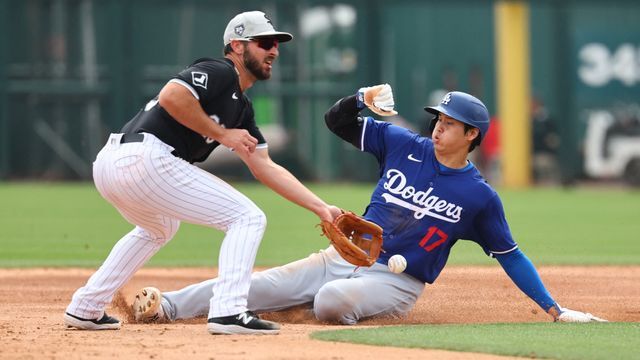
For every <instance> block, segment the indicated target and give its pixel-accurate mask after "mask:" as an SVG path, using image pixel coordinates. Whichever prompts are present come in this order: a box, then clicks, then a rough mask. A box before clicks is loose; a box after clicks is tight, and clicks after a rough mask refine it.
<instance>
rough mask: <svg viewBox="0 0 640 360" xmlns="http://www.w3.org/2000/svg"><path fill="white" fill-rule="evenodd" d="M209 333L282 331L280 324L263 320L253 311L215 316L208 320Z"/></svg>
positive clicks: (272, 332) (268, 332)
mask: <svg viewBox="0 0 640 360" xmlns="http://www.w3.org/2000/svg"><path fill="white" fill-rule="evenodd" d="M207 331H209V334H228V335H232V334H257V335H260V334H272V335H276V334H278V333H279V332H280V325H279V324H277V323H274V322H272V321H267V320H262V319H260V318H259V317H258V315H256V314H254V313H253V312H251V311H245V312H243V313H240V314H238V315H231V316H222V317H215V318H211V319H209V320H207Z"/></svg>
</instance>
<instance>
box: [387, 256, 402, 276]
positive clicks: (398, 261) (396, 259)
mask: <svg viewBox="0 0 640 360" xmlns="http://www.w3.org/2000/svg"><path fill="white" fill-rule="evenodd" d="M387 266H389V270H391V272H394V273H396V274H400V273H401V272H403V271H404V269H406V268H407V259H405V258H404V256H402V255H399V254H396V255H393V256H392V257H390V258H389V262H387Z"/></svg>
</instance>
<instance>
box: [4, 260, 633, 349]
mask: <svg viewBox="0 0 640 360" xmlns="http://www.w3.org/2000/svg"><path fill="white" fill-rule="evenodd" d="M92 272H93V271H92V270H87V269H0V284H1V286H0V358H1V359H36V358H37V359H87V358H95V359H103V358H104V359H107V358H116V357H117V358H118V359H185V358H190V359H252V360H258V359H329V360H333V359H362V358H393V359H424V358H437V359H497V358H500V359H502V358H503V357H496V356H491V355H482V354H471V353H456V352H448V351H439V350H416V349H396V348H389V347H387V348H385V347H373V346H363V345H350V344H340V343H328V342H320V341H315V340H311V339H310V338H309V336H308V334H309V333H310V332H313V331H316V330H320V329H334V328H339V327H338V326H330V325H324V324H320V323H318V322H317V321H315V320H314V319H313V318H312V317H311V316H309V315H308V314H307V312H305V311H302V310H299V309H298V310H293V311H289V312H285V313H277V314H276V313H272V314H266V316H265V317H266V318H269V319H273V320H277V321H280V322H282V323H283V330H282V332H281V334H280V335H278V336H236V335H234V336H212V335H209V334H208V333H207V332H206V328H205V325H204V323H205V319H195V320H190V321H186V322H176V323H170V324H155V325H143V324H133V323H126V322H125V324H123V327H122V329H121V330H119V331H101V332H87V331H75V330H66V329H65V328H64V326H63V324H62V314H63V312H64V308H65V307H66V305H67V303H68V302H69V299H70V297H71V295H72V293H73V291H74V290H75V289H76V288H77V287H79V286H81V285H82V284H84V282H85V281H86V279H87V277H88V276H90V275H91V273H92ZM540 274H541V276H542V278H543V280H544V281H545V283H546V285H547V287H548V288H549V290H550V291H551V293H552V294H553V295H554V297H555V298H556V300H558V301H559V302H560V303H561V304H562V305H564V306H568V307H572V308H576V309H579V310H584V311H588V312H592V313H594V314H596V315H598V316H601V317H604V318H607V319H609V320H611V321H633V322H639V321H640V302H638V299H640V286H638V284H640V267H541V268H540ZM214 275H215V272H214V271H213V270H211V269H193V268H189V269H151V268H149V269H143V270H141V271H140V272H138V274H137V275H136V276H135V277H134V278H133V279H132V280H131V281H130V282H129V283H128V284H127V285H126V286H125V287H124V288H123V289H122V295H123V296H124V299H127V300H128V301H131V296H132V294H133V293H134V292H135V290H136V289H138V288H139V287H142V286H147V285H153V286H157V287H159V288H160V289H163V290H173V289H177V288H180V287H182V286H184V285H187V284H190V283H193V282H197V281H201V280H204V279H206V278H209V277H212V276H214ZM109 310H110V313H112V314H114V315H117V316H120V318H121V319H126V317H127V314H126V313H123V310H122V309H121V308H120V307H118V306H112V308H111V309H109ZM545 321H550V318H549V317H548V316H547V315H546V314H544V313H542V312H541V311H540V310H539V309H538V307H537V306H536V305H535V304H534V303H533V302H532V301H531V300H529V299H528V298H527V297H526V296H525V295H523V294H522V293H521V292H520V291H519V290H517V289H516V288H515V286H514V285H513V284H512V283H511V281H510V280H509V279H508V278H507V276H506V275H505V274H504V272H503V271H502V270H501V269H500V268H499V267H455V266H452V267H448V268H445V270H444V272H443V273H442V275H441V277H440V278H439V279H438V281H437V282H436V284H434V285H431V286H427V287H426V289H425V292H424V294H423V295H422V297H421V298H420V300H419V302H418V304H417V305H416V307H415V309H414V311H413V312H412V313H411V314H410V315H409V316H408V318H406V319H383V320H380V319H378V320H368V321H365V322H363V323H362V326H377V325H390V324H400V323H412V324H422V323H430V324H444V323H489V322H545Z"/></svg>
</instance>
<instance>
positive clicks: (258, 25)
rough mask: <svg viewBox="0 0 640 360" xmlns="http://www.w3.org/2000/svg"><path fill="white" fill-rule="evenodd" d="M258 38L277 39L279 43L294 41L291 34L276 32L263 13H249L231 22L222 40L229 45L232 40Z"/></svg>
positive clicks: (238, 16)
mask: <svg viewBox="0 0 640 360" xmlns="http://www.w3.org/2000/svg"><path fill="white" fill-rule="evenodd" d="M256 37H275V38H276V39H278V41H279V42H287V41H289V40H291V39H293V36H292V35H291V34H289V33H286V32H282V31H276V29H274V28H273V24H272V23H271V20H269V18H268V17H267V15H266V14H265V13H263V12H262V11H247V12H243V13H241V14H238V15H236V16H235V17H234V18H233V19H231V21H229V24H228V25H227V28H226V29H225V30H224V36H223V37H222V40H223V41H224V44H225V45H228V44H229V43H230V42H231V40H248V39H251V38H256Z"/></svg>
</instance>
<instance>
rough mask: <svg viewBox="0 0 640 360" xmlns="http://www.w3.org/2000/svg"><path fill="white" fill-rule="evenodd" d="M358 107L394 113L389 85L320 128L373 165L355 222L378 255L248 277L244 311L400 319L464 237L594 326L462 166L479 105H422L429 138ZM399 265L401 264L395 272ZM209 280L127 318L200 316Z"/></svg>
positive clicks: (474, 138)
mask: <svg viewBox="0 0 640 360" xmlns="http://www.w3.org/2000/svg"><path fill="white" fill-rule="evenodd" d="M367 99H369V100H367ZM371 99H372V100H371ZM365 105H366V106H369V107H370V108H371V109H372V110H373V111H374V112H376V113H378V114H379V115H391V114H393V113H395V112H394V111H393V107H394V101H393V96H392V92H391V88H390V87H389V85H386V84H385V85H379V86H374V87H368V88H362V89H360V91H359V92H358V94H356V95H354V96H348V97H345V98H343V99H341V100H340V101H338V102H337V103H336V104H335V105H334V106H333V107H332V108H331V109H329V111H328V112H327V113H326V115H325V121H326V123H327V126H328V127H329V129H330V130H331V131H332V132H334V133H335V134H336V135H338V136H339V137H341V138H342V139H343V140H345V141H347V142H349V143H351V144H352V145H354V146H355V147H357V148H358V149H360V150H361V151H364V152H368V153H370V154H372V155H373V156H374V157H375V158H376V159H377V160H378V162H379V164H380V179H379V180H378V183H377V186H376V188H375V189H374V191H373V194H372V196H371V202H370V203H369V205H368V206H367V209H366V212H365V214H364V218H365V219H366V220H369V221H372V222H374V223H375V224H378V225H379V226H380V227H381V228H382V229H383V231H384V232H383V238H384V243H383V248H384V250H385V251H384V252H383V253H382V254H381V255H380V257H379V258H378V259H377V262H376V263H375V264H373V265H372V266H371V267H360V268H358V269H357V270H355V269H354V266H353V265H351V264H349V263H347V262H346V261H345V260H344V259H342V258H341V257H340V255H339V254H338V253H337V252H336V250H335V249H334V248H333V247H329V248H328V249H326V250H324V251H320V252H319V253H316V254H312V255H311V256H309V257H307V258H306V259H302V260H298V261H295V262H293V263H290V264H287V265H284V266H281V267H277V268H273V269H269V270H266V271H263V272H258V273H255V274H253V276H252V280H251V288H250V290H249V298H248V306H249V309H251V310H254V311H257V312H263V311H275V310H280V309H285V308H288V307H291V306H294V305H299V304H304V303H310V302H313V311H314V313H315V316H316V317H317V318H318V319H319V320H323V321H331V322H338V323H342V324H355V323H356V322H357V321H358V320H360V319H363V318H367V317H371V316H377V315H392V316H393V315H403V314H406V313H407V312H408V311H409V310H411V309H412V308H413V306H414V305H415V303H416V300H417V299H418V297H419V296H420V295H421V294H422V292H423V289H424V286H425V283H429V284H431V283H433V282H434V281H435V280H436V278H437V277H438V275H439V274H440V272H441V271H442V269H443V267H444V266H445V263H446V261H447V258H448V257H449V253H450V251H451V248H452V247H453V245H455V244H456V242H457V241H458V240H459V239H468V240H471V241H474V242H476V243H478V244H479V245H480V246H481V247H482V249H483V250H484V252H485V253H486V254H487V255H489V256H491V257H494V258H496V259H497V260H498V262H499V263H500V265H501V266H502V268H503V269H504V270H505V272H506V273H507V274H508V275H509V277H510V278H511V279H512V280H513V282H514V283H515V284H516V285H517V286H518V287H519V288H520V289H521V290H522V291H523V292H524V293H525V294H526V295H527V296H529V297H530V298H531V299H532V300H533V301H535V302H536V303H537V304H538V305H539V306H540V307H541V308H542V309H544V311H546V312H547V313H548V314H549V315H551V316H552V317H553V319H554V320H556V321H567V322H588V321H604V320H602V319H600V318H597V317H595V316H593V315H591V314H588V313H583V312H580V311H574V310H569V309H566V308H562V307H561V306H560V305H559V304H558V303H557V302H556V301H555V300H554V299H553V298H552V297H551V295H550V294H549V292H548V291H547V289H546V288H545V286H544V285H543V283H542V281H541V279H540V276H539V275H538V272H537V271H536V269H535V267H534V266H533V264H532V263H531V261H530V260H529V259H528V258H527V257H526V256H525V254H524V253H523V252H522V251H521V250H519V249H518V245H517V244H516V242H515V241H514V240H513V238H512V236H511V231H510V230H509V226H508V224H507V221H506V219H505V214H504V210H503V206H502V202H501V200H500V198H499V196H498V194H497V193H496V191H495V190H494V189H492V188H491V186H489V184H487V182H486V181H485V180H484V179H483V178H482V176H481V174H480V172H479V171H478V170H477V169H476V167H475V166H474V165H473V164H472V163H471V162H470V161H469V160H467V156H468V154H469V152H471V151H472V150H473V149H474V148H475V147H477V146H478V145H479V144H480V142H481V141H482V138H483V137H484V136H486V134H487V130H488V129H489V113H488V111H487V108H486V107H485V105H484V104H483V103H482V102H481V101H480V100H478V99H477V98H475V97H473V96H471V95H469V94H466V93H463V92H457V91H454V92H450V93H448V94H446V96H445V97H444V98H443V99H442V101H441V103H440V104H438V105H437V106H429V107H426V108H425V110H426V111H427V112H429V113H431V114H433V115H434V118H433V120H432V121H431V123H430V129H431V130H432V137H431V138H425V137H421V136H419V135H417V134H415V133H413V132H411V131H409V130H407V129H404V128H401V127H398V126H394V125H391V124H390V123H387V122H381V121H377V120H374V119H373V118H371V117H362V116H359V112H360V111H361V110H362V109H363V108H364V107H365ZM394 255H401V256H402V257H404V259H406V263H407V264H406V269H405V270H404V272H402V273H399V274H396V273H393V272H392V271H391V270H390V269H389V268H388V267H387V262H388V261H389V259H390V258H391V257H392V256H394ZM394 258H395V259H402V258H399V257H394ZM402 267H404V262H402V263H401V264H400V271H402ZM392 268H393V269H394V270H395V271H398V270H396V269H397V268H394V267H393V266H392ZM218 281H219V280H218V279H214V280H208V281H205V282H203V283H200V284H195V285H191V286H188V287H186V288H184V289H182V290H179V291H174V292H167V293H164V294H161V293H160V292H159V291H158V290H157V289H155V288H152V287H149V288H145V289H143V290H141V293H139V294H138V298H139V297H140V296H141V294H142V293H144V294H149V295H152V296H151V297H152V298H153V301H148V304H150V305H151V306H150V307H149V308H148V309H147V310H148V311H147V312H142V311H136V317H137V318H138V319H140V320H143V321H145V320H147V321H148V320H149V319H153V318H158V317H164V318H167V319H170V320H174V319H182V318H189V317H194V316H198V315H202V314H204V313H205V312H206V310H207V304H208V299H209V289H210V288H211V286H212V285H215V284H216V282H218ZM363 299H366V301H362V300H363Z"/></svg>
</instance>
